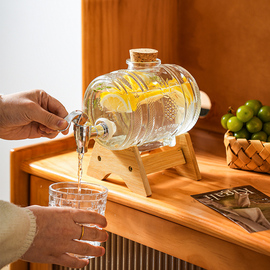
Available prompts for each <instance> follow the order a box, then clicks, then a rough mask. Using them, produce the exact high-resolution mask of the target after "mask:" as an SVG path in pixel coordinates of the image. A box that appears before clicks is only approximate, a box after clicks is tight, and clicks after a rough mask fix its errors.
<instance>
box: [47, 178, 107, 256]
mask: <svg viewBox="0 0 270 270" xmlns="http://www.w3.org/2000/svg"><path fill="white" fill-rule="evenodd" d="M107 194H108V189H107V188H106V187H104V186H101V185H98V184H93V183H87V182H81V184H80V186H79V185H78V182H59V183H54V184H52V185H50V187H49V206H55V207H72V208H79V209H85V210H91V211H94V212H97V213H99V214H101V215H103V216H104V215H105V208H106V202H107ZM84 226H88V227H96V228H99V227H98V226H96V225H91V224H89V225H87V224H84ZM80 241H83V242H87V243H90V244H91V245H93V246H100V242H97V241H85V240H80ZM73 255H74V254H73ZM74 256H77V257H79V258H86V259H90V258H93V257H94V256H80V255H74Z"/></svg>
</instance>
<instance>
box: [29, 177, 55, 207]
mask: <svg viewBox="0 0 270 270" xmlns="http://www.w3.org/2000/svg"><path fill="white" fill-rule="evenodd" d="M30 182H31V184H30V204H31V205H33V204H37V205H41V206H47V205H49V186H50V185H51V184H53V182H52V181H49V180H46V179H44V178H41V177H37V176H33V175H31V180H30Z"/></svg>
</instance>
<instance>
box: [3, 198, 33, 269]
mask: <svg viewBox="0 0 270 270" xmlns="http://www.w3.org/2000/svg"><path fill="white" fill-rule="evenodd" d="M35 235H36V218H35V216H34V214H33V212H32V211H30V210H29V209H26V208H20V207H18V206H16V205H14V204H11V203H8V202H5V201H1V200H0V269H1V268H2V267H3V266H5V265H7V264H9V263H11V262H14V261H16V260H18V259H19V258H20V257H21V256H22V255H24V253H25V252H26V251H27V250H28V249H29V247H30V246H31V244H32V242H33V240H34V238H35Z"/></svg>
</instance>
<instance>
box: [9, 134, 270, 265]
mask: <svg viewBox="0 0 270 270" xmlns="http://www.w3.org/2000/svg"><path fill="white" fill-rule="evenodd" d="M190 134H191V138H192V142H193V144H194V148H195V153H196V157H197V160H198V164H199V168H200V171H201V174H202V180H200V181H195V180H191V179H188V178H185V177H182V176H179V175H177V174H176V172H175V171H174V169H168V170H164V171H161V172H157V173H154V174H151V175H149V176H148V179H149V182H150V186H151V189H152V192H153V194H152V195H151V196H150V197H143V196H141V195H138V194H135V193H133V192H131V191H130V190H129V189H128V188H127V187H126V186H125V184H124V182H123V181H122V180H121V179H119V177H117V176H112V177H110V178H108V179H107V180H106V181H102V182H101V180H97V179H94V178H92V177H90V176H88V175H86V174H84V176H83V180H84V181H91V182H95V183H102V184H103V185H104V186H106V187H107V188H108V189H109V194H108V203H107V208H106V217H107V220H108V227H107V229H108V231H109V232H111V233H112V234H114V235H117V236H119V237H123V239H128V241H134V242H135V243H138V244H139V245H144V246H146V247H147V248H151V249H153V250H157V251H159V252H163V253H164V254H167V255H168V256H173V257H174V258H178V259H181V260H183V261H186V262H188V263H191V264H193V265H197V266H199V267H203V268H205V269H219V270H222V269H267V267H268V266H269V265H270V245H269V243H270V233H269V231H263V232H259V233H252V234H249V233H247V232H246V231H245V230H243V229H242V228H241V227H239V226H238V225H236V224H234V223H233V222H231V221H230V220H228V219H226V218H225V217H223V216H222V215H220V214H218V213H217V212H215V211H213V210H211V209H209V208H207V207H206V206H204V205H202V204H200V203H199V202H197V201H196V200H194V199H193V198H192V197H191V195H194V194H198V193H202V192H207V191H212V190H217V189H222V188H229V187H234V186H241V185H248V184H250V185H252V186H254V187H255V188H257V189H259V190H263V191H264V192H265V193H267V194H268V193H269V194H270V188H269V184H268V181H269V175H267V174H258V173H253V172H245V171H240V170H234V169H230V168H228V167H227V165H226V160H225V152H224V146H223V137H222V135H221V134H218V133H213V132H211V133H210V132H207V131H203V130H197V129H194V130H192V131H191V132H190ZM74 142H75V140H74V138H73V137H72V136H70V137H68V138H64V139H60V140H53V141H49V142H48V143H42V144H38V145H34V146H33V145H32V146H29V147H23V148H19V149H15V150H13V151H12V153H11V161H12V163H11V166H12V168H11V169H12V171H13V175H12V178H11V183H12V186H13V189H12V201H13V202H15V203H17V204H20V205H23V204H25V205H28V204H32V203H35V204H36V203H37V204H40V205H47V204H48V187H49V185H50V184H51V183H52V182H58V181H77V153H76V151H75V143H74ZM92 146H93V142H92V141H91V143H90V150H89V152H88V153H87V154H86V155H85V157H84V163H83V169H84V172H86V171H87V166H88V162H89V159H90V157H91V149H92ZM56 149H57V151H56ZM18 183H19V184H18ZM18 187H20V189H19V190H18ZM16 194H20V196H17V195H16ZM28 198H29V200H28ZM121 241H122V240H121ZM105 259H106V257H105ZM31 267H32V268H31V269H42V270H43V269H44V270H45V269H46V270H47V269H50V268H49V267H50V266H46V265H41V266H36V265H35V266H33V265H32V266H31ZM33 267H36V268H33ZM42 267H43V268H42ZM44 267H45V268H44ZM46 267H48V268H46ZM14 269H23V268H16V264H14V265H13V267H12V270H14ZM26 269H27V268H26ZM93 269H95V268H93ZM112 269H113V268H112ZM138 269H139V268H138Z"/></svg>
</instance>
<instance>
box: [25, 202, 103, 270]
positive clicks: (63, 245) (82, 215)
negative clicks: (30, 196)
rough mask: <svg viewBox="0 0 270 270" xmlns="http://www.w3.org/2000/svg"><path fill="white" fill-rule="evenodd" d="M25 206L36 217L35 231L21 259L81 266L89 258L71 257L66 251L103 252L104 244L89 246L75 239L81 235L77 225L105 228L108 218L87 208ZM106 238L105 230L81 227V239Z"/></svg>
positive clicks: (81, 252)
mask: <svg viewBox="0 0 270 270" xmlns="http://www.w3.org/2000/svg"><path fill="white" fill-rule="evenodd" d="M27 208H28V209H30V210H31V211H32V212H33V213H34V215H35V216H36V222H37V234H36V236H35V238H34V241H33V243H32V245H31V247H30V248H29V249H28V250H27V252H26V253H25V254H24V255H23V257H22V259H23V260H26V261H29V262H39V263H49V264H58V265H62V266H66V267H72V268H81V267H84V266H86V265H87V264H88V262H89V261H88V260H86V259H79V258H77V257H73V256H72V255H69V254H68V253H73V254H79V255H85V256H96V257H98V256H102V255H104V253H105V249H104V247H100V246H92V245H90V244H89V243H85V242H81V241H77V240H76V239H79V237H80V235H81V226H80V225H79V224H91V225H97V226H98V227H100V228H105V227H106V225H107V221H106V218H105V217H104V216H102V215H100V214H98V213H95V212H91V211H88V210H82V209H74V208H68V207H66V208H65V207H42V206H36V205H34V206H29V207H27ZM107 238H108V234H107V232H106V231H105V230H100V229H97V228H94V227H86V226H85V227H84V235H83V238H82V240H87V241H99V242H105V241H106V240H107Z"/></svg>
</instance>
